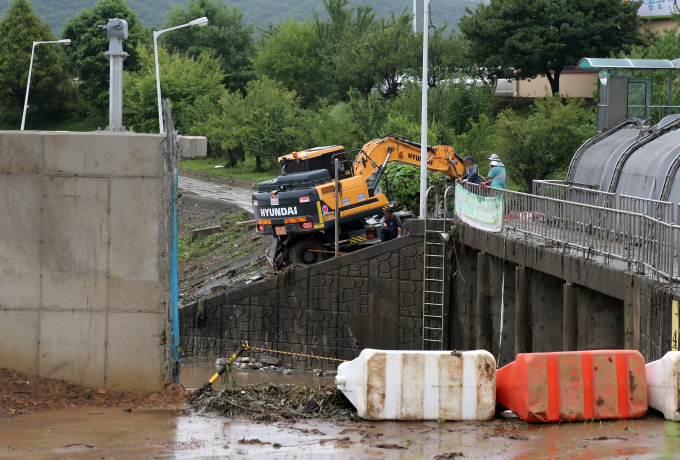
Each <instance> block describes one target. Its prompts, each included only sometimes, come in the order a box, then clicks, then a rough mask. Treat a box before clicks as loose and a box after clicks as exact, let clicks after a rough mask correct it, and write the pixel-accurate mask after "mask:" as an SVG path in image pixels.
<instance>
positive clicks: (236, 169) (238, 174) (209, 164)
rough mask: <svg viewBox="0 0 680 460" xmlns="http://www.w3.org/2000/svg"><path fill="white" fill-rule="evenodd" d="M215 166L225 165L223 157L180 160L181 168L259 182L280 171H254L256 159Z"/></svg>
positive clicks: (274, 175)
mask: <svg viewBox="0 0 680 460" xmlns="http://www.w3.org/2000/svg"><path fill="white" fill-rule="evenodd" d="M215 166H224V159H223V158H215V157H208V158H199V159H195V160H182V161H180V162H179V167H180V169H186V170H187V171H194V172H200V173H205V174H213V175H216V176H226V177H235V178H237V179H247V180H252V181H257V182H262V181H265V180H269V179H271V178H273V177H276V176H277V175H278V173H279V171H278V169H271V170H269V171H264V172H260V173H256V172H252V170H253V169H254V167H255V162H254V161H248V160H245V161H242V162H239V163H238V164H237V165H236V166H233V167H231V168H220V169H215Z"/></svg>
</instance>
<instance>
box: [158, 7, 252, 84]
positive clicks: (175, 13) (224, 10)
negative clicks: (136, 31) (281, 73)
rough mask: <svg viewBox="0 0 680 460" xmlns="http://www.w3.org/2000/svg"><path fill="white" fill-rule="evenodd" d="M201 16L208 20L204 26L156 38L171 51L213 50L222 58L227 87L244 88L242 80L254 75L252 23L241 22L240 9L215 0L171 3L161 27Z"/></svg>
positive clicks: (178, 23) (176, 24) (196, 51)
mask: <svg viewBox="0 0 680 460" xmlns="http://www.w3.org/2000/svg"><path fill="white" fill-rule="evenodd" d="M204 16H205V17H207V18H208V20H209V22H208V25H207V26H204V27H188V28H186V29H182V31H178V32H169V33H167V34H163V35H161V36H160V38H159V39H158V40H159V42H162V43H164V44H166V45H167V46H168V48H169V49H170V50H171V51H174V52H176V51H180V52H184V53H186V54H187V56H190V57H197V56H198V55H199V54H201V53H203V52H213V53H214V54H215V55H216V56H218V57H219V58H220V59H221V61H222V72H223V73H224V85H225V86H226V87H227V89H228V90H230V91H234V90H237V89H239V90H243V89H245V87H246V83H248V82H249V81H250V80H252V79H253V78H254V77H255V72H254V71H253V65H252V59H253V57H254V56H255V45H254V43H253V39H252V34H253V27H252V26H245V25H244V24H243V13H241V11H240V10H239V8H238V6H236V5H235V6H234V7H233V8H229V6H227V5H225V4H223V3H221V1H219V0H217V1H213V0H190V1H189V4H188V5H187V7H186V8H182V7H180V6H173V8H172V11H171V12H170V14H169V16H168V21H167V23H166V25H165V27H166V28H168V27H175V26H178V25H182V24H186V23H188V22H189V21H192V20H194V19H197V18H201V17H204Z"/></svg>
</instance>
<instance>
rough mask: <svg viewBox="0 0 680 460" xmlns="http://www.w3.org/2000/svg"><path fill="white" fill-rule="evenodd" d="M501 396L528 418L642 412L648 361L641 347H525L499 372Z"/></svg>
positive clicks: (598, 417)
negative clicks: (566, 349)
mask: <svg viewBox="0 0 680 460" xmlns="http://www.w3.org/2000/svg"><path fill="white" fill-rule="evenodd" d="M496 385H497V386H496V401H497V402H498V403H499V404H502V405H503V406H505V407H507V408H508V409H510V410H512V411H513V412H516V413H517V414H518V415H519V418H520V419H522V420H525V421H528V422H539V423H546V422H559V421H563V422H571V421H578V420H606V419H622V418H637V417H642V416H643V415H644V414H645V413H646V412H647V380H646V376H645V361H644V359H643V358H642V355H641V354H640V353H639V352H638V351H635V350H598V351H575V352H558V353H523V354H519V355H517V359H516V360H515V361H513V362H512V363H510V364H508V365H506V366H504V367H502V368H500V369H498V371H497V373H496Z"/></svg>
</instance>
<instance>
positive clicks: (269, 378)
mask: <svg viewBox="0 0 680 460" xmlns="http://www.w3.org/2000/svg"><path fill="white" fill-rule="evenodd" d="M217 369H218V368H217V366H215V360H210V361H206V360H201V361H191V362H187V363H182V367H181V369H180V372H179V383H181V384H182V385H184V388H186V389H187V390H196V389H198V388H201V387H202V386H203V385H204V384H205V382H207V381H208V380H209V379H210V378H211V377H212V376H213V375H215V372H217ZM221 382H222V378H220V379H219V380H217V382H216V383H215V385H213V386H214V387H215V388H219V387H220V384H221ZM262 382H273V383H276V384H284V383H288V384H295V385H306V386H308V387H316V386H318V385H334V384H335V377H332V376H327V375H324V376H321V377H317V376H316V375H314V374H312V373H310V372H294V373H292V374H283V373H279V372H265V371H253V370H248V371H245V370H242V371H239V372H237V374H236V384H237V385H241V386H246V385H251V384H253V383H262Z"/></svg>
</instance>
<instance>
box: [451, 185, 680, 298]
mask: <svg viewBox="0 0 680 460" xmlns="http://www.w3.org/2000/svg"><path fill="white" fill-rule="evenodd" d="M462 185H463V186H464V187H465V189H466V190H468V191H469V192H472V193H475V194H477V195H480V196H489V197H492V196H503V197H504V200H503V201H504V203H503V228H504V231H515V232H519V233H523V234H526V235H532V236H534V237H538V238H540V239H542V240H543V241H544V243H545V244H546V245H547V246H550V247H553V248H558V249H562V250H563V251H565V252H566V251H568V250H576V251H580V252H581V254H582V256H583V257H584V258H592V257H594V256H602V257H603V259H604V263H606V264H610V263H612V262H613V261H614V260H618V261H621V262H623V263H626V265H627V269H629V270H632V269H635V270H636V271H637V272H638V273H645V271H646V270H648V271H649V272H650V274H651V275H652V277H653V278H655V279H657V280H660V279H661V278H664V279H666V280H668V283H669V285H672V283H673V281H678V282H680V276H678V275H679V272H678V267H679V266H680V251H678V246H679V245H680V226H678V225H674V224H672V223H669V222H664V221H663V220H660V219H656V218H654V217H651V216H649V215H647V214H645V213H642V212H634V211H630V210H621V209H615V208H612V207H605V206H596V205H591V204H587V203H579V202H575V201H567V200H564V199H558V198H552V197H548V196H541V195H531V194H528V193H521V192H514V191H511V190H501V189H495V188H491V187H482V186H479V185H476V184H470V183H465V184H462ZM630 206H633V204H630Z"/></svg>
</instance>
